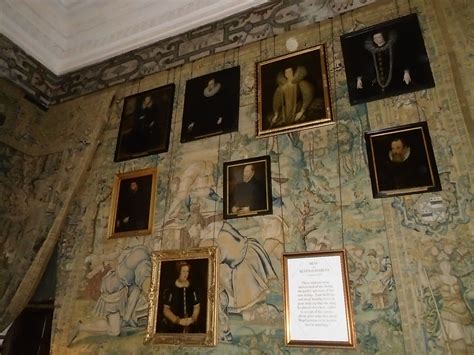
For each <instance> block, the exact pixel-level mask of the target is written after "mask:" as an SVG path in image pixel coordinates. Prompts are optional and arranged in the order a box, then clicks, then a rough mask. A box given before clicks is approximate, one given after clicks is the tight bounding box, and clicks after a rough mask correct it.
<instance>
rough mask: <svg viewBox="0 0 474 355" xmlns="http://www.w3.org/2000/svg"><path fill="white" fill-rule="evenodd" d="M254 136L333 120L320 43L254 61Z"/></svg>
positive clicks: (296, 129)
mask: <svg viewBox="0 0 474 355" xmlns="http://www.w3.org/2000/svg"><path fill="white" fill-rule="evenodd" d="M257 78H258V90H257V91H258V94H257V113H258V117H257V137H268V136H271V135H276V134H282V133H289V132H293V131H299V130H302V129H309V128H313V127H316V126H322V125H326V124H328V123H332V122H333V116H332V109H331V99H330V91H329V80H328V73H327V66H326V49H325V46H324V45H323V44H321V45H317V46H315V47H312V48H306V49H303V50H300V51H297V52H293V53H289V54H285V55H282V56H279V57H275V58H271V59H268V60H265V61H263V62H260V63H257Z"/></svg>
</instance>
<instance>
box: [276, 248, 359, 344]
mask: <svg viewBox="0 0 474 355" xmlns="http://www.w3.org/2000/svg"><path fill="white" fill-rule="evenodd" d="M344 255H345V254H344V252H343V251H339V252H334V251H331V252H322V253H299V254H286V255H284V261H285V291H286V294H285V310H286V313H285V323H286V324H285V325H286V340H287V345H296V346H308V345H310V346H311V345H313V346H334V347H338V346H341V347H347V346H349V347H352V346H354V330H353V326H352V315H351V306H350V299H349V295H348V290H347V288H348V285H347V274H346V268H345V258H344Z"/></svg>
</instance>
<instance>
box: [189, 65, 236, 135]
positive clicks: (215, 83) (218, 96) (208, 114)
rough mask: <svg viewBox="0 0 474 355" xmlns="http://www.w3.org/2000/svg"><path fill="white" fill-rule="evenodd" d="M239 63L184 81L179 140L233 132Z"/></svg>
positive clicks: (234, 128) (234, 127) (234, 129)
mask: <svg viewBox="0 0 474 355" xmlns="http://www.w3.org/2000/svg"><path fill="white" fill-rule="evenodd" d="M239 105H240V66H236V67H232V68H228V69H224V70H221V71H218V72H214V73H211V74H206V75H203V76H200V77H197V78H193V79H189V80H188V81H187V82H186V91H185V96H184V108H183V123H182V126H181V143H185V142H190V141H194V140H197V139H202V138H207V137H212V136H217V135H220V134H224V133H229V132H234V131H237V130H238V128H239Z"/></svg>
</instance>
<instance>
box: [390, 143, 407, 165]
mask: <svg viewBox="0 0 474 355" xmlns="http://www.w3.org/2000/svg"><path fill="white" fill-rule="evenodd" d="M409 156H410V147H408V148H407V151H406V152H405V154H403V160H402V161H396V160H393V154H392V151H389V152H388V157H389V158H390V161H393V162H394V163H403V162H404V161H405V160H407V159H408V157H409Z"/></svg>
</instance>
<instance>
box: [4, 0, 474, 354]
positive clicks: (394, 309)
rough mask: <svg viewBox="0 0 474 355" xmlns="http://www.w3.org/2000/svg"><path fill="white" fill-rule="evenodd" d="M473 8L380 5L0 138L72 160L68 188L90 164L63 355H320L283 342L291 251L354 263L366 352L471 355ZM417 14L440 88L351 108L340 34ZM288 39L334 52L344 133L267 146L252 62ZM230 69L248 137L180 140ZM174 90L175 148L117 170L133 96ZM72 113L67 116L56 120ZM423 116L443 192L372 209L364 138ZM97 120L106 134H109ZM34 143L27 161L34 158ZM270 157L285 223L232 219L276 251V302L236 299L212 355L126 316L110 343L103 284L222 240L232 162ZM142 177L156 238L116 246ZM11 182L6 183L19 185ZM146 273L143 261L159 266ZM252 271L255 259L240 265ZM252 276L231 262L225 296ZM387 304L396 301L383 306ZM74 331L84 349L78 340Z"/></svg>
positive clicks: (78, 217)
mask: <svg viewBox="0 0 474 355" xmlns="http://www.w3.org/2000/svg"><path fill="white" fill-rule="evenodd" d="M466 4H467V2H465V1H462V0H457V1H454V2H452V1H434V2H431V1H427V0H410V1H400V0H398V1H397V0H393V1H388V0H386V1H379V2H377V3H376V4H372V5H368V6H366V7H364V8H360V9H358V10H355V11H353V12H349V13H347V14H344V15H343V16H339V17H335V18H333V19H331V20H327V21H323V22H321V23H318V24H313V25H309V26H307V27H305V28H302V29H298V30H295V31H292V32H287V33H285V34H282V35H279V36H277V37H274V38H270V39H266V40H262V41H261V42H259V43H255V44H251V45H248V46H245V47H241V48H240V49H236V50H231V51H228V52H225V53H220V54H216V55H213V56H212V57H206V58H202V59H199V60H197V61H195V62H194V63H191V64H188V65H184V66H181V67H178V68H175V69H172V70H169V71H166V72H162V73H159V74H156V75H151V76H149V77H146V78H145V79H143V80H141V81H140V82H133V83H126V84H123V85H120V86H117V87H114V88H111V89H109V90H107V91H103V92H99V93H96V94H92V95H88V96H85V97H82V98H79V99H76V100H73V101H71V102H67V103H65V104H61V105H58V106H54V107H52V108H51V109H50V111H49V112H48V113H47V114H41V113H39V114H38V115H35V114H33V113H28V114H25V115H24V117H23V118H22V119H23V121H21V120H19V121H18V122H16V123H15V124H12V127H10V126H8V122H7V126H6V128H7V129H4V130H3V132H2V133H0V136H1V137H2V142H4V143H3V146H2V149H3V150H7V152H6V153H5V155H8V156H14V157H17V158H16V159H17V160H20V161H26V160H28V159H30V160H32V158H25V157H22V156H21V157H20V155H21V154H23V153H21V154H20V153H19V151H22V152H25V151H26V152H27V153H28V154H30V156H33V157H34V156H35V153H36V154H37V152H38V151H41V150H40V149H44V152H46V153H47V154H48V156H49V155H51V154H61V157H62V159H58V160H57V161H58V163H57V164H59V166H60V168H58V169H56V170H51V173H50V174H49V175H48V176H47V179H50V180H52V181H54V180H56V181H62V182H63V183H65V184H66V185H64V186H67V183H68V182H69V181H74V178H75V175H74V171H76V170H74V169H75V168H78V167H81V166H82V167H83V168H85V167H86V166H87V162H88V161H89V160H88V158H90V159H91V160H90V161H91V166H90V169H85V175H84V177H83V179H82V180H81V185H80V186H79V187H78V189H79V191H78V194H77V196H76V197H75V198H74V199H73V200H72V201H71V210H70V213H69V215H68V218H67V223H66V225H65V226H64V228H63V230H62V235H61V242H60V274H59V285H58V292H57V297H56V312H55V320H54V338H53V343H52V352H53V353H55V354H67V353H70V354H77V353H119V354H121V353H124V354H128V353H163V354H165V353H166V354H169V353H182V352H183V351H185V350H186V351H188V352H189V353H226V354H227V353H229V354H239V353H272V354H278V353H285V352H291V353H302V352H312V350H311V349H287V348H285V347H284V345H283V342H284V341H283V313H282V310H283V301H282V297H283V296H282V282H283V277H282V272H281V266H280V265H281V264H280V263H281V254H282V252H284V251H286V252H291V251H304V250H320V249H323V248H325V247H329V248H342V247H344V248H346V250H347V251H348V256H349V276H350V279H351V286H352V289H351V295H352V302H353V308H354V313H355V321H356V331H357V340H358V346H357V348H356V352H357V353H392V354H399V353H416V354H420V353H439V354H443V353H450V352H451V353H466V354H467V353H469V352H470V353H472V352H473V342H472V341H473V339H471V336H473V334H474V331H473V330H474V329H473V328H474V326H473V313H472V309H473V302H474V282H473V281H474V277H473V269H472V268H473V266H472V264H473V263H472V260H473V258H472V251H473V250H474V245H473V239H474V238H473V235H474V225H473V223H472V218H473V207H474V195H473V193H472V191H473V188H472V184H471V181H472V178H473V173H474V165H473V163H474V159H473V149H472V137H473V134H474V133H473V129H472V128H473V122H472V112H471V107H472V106H473V103H474V101H473V97H472V95H473V94H472V93H473V84H472V82H471V81H470V80H469V78H470V77H472V65H473V63H472V62H473V61H472V54H473V53H472V48H471V47H472V46H470V45H469V44H470V43H472V31H473V30H472V28H473V26H472V21H473V20H472V19H473V18H474V16H473V15H474V13H473V12H474V11H473V10H472V7H469V6H468V5H466ZM410 12H416V13H418V16H419V20H420V23H421V27H422V30H423V34H424V39H425V45H426V47H427V51H428V55H429V58H430V62H431V68H432V71H433V75H434V78H435V82H436V87H435V88H433V89H430V90H426V91H421V92H417V93H414V94H408V95H402V96H398V97H393V98H388V99H384V100H380V101H376V102H372V103H369V104H367V105H358V106H353V107H351V106H350V105H349V102H348V97H347V89H346V84H345V74H344V67H343V66H344V63H343V60H342V53H341V48H340V42H339V36H340V35H341V34H342V33H345V32H350V31H352V30H354V29H359V28H362V27H365V26H369V25H372V24H376V23H380V22H383V21H385V20H389V19H392V18H396V17H398V16H402V15H406V14H408V13H410ZM469 24H471V25H470V26H469ZM289 37H294V38H296V39H297V40H298V42H299V44H300V48H304V47H311V46H313V45H316V44H319V43H326V45H327V50H328V62H329V71H330V84H331V92H332V99H333V108H334V113H335V115H336V121H337V123H336V124H333V125H329V126H325V127H322V128H319V129H313V130H306V131H301V132H298V133H295V134H291V135H280V136H275V137H271V138H265V139H258V140H257V139H255V130H254V128H255V124H254V122H255V119H256V103H255V97H256V95H255V90H256V78H255V62H259V61H262V60H265V59H268V58H272V57H274V56H277V55H281V54H285V53H286V49H285V42H286V40H287V39H288V38H289ZM234 65H240V66H241V98H240V121H239V132H237V133H232V134H227V135H222V136H219V137H212V138H208V139H205V140H200V141H195V142H190V143H186V144H180V143H179V134H180V129H181V117H182V111H183V100H184V90H185V83H186V80H187V79H189V78H192V77H197V76H200V75H203V74H206V73H209V72H213V71H217V70H221V69H223V68H227V67H231V66H234ZM171 82H174V83H175V84H176V96H175V108H174V114H173V121H172V139H171V145H170V149H169V152H168V153H166V154H160V155H157V156H150V157H146V158H141V159H135V160H130V161H126V162H121V163H114V162H113V154H114V149H115V139H116V137H117V133H118V125H119V120H120V114H121V109H122V105H123V98H124V97H125V96H128V95H131V94H134V93H137V92H142V91H146V90H148V89H152V88H154V87H158V86H161V85H165V84H167V83H171ZM3 87H7V86H6V85H4V86H3ZM8 90H10V91H14V90H11V89H8ZM12 95H13V96H14V95H15V93H12ZM22 105H25V104H24V103H22ZM26 112H30V111H28V110H27V111H26ZM38 117H40V118H38ZM64 117H68V120H60V118H64ZM423 120H426V121H427V122H428V126H429V129H430V134H431V138H432V142H433V148H434V151H435V156H436V161H437V165H438V171H439V173H440V178H441V182H442V187H443V191H441V192H438V193H431V194H418V195H408V196H404V197H394V198H387V199H383V200H380V199H377V200H374V199H373V198H372V193H371V189H370V178H369V174H368V168H367V162H366V155H365V154H366V153H365V145H364V141H363V134H364V132H366V131H368V130H371V129H378V128H383V127H390V126H396V125H399V124H406V123H411V122H418V121H423ZM58 122H61V123H62V124H61V126H58V125H57V123H58ZM101 122H104V123H105V128H104V130H103V133H100V132H101V124H100V123H101ZM20 124H22V125H23V126H22V127H20V126H19V125H20ZM19 127H20V128H21V130H20V128H19ZM38 127H50V128H45V129H36V128H38ZM19 131H21V132H24V131H26V132H27V133H29V135H30V136H33V137H34V138H35V139H36V140H35V142H37V143H35V144H36V145H33V143H31V142H30V143H28V142H29V141H28V139H29V138H28V137H27V135H23V136H22V135H20V134H18V135H17V136H15V137H16V138H15V140H14V143H15V145H13V143H11V142H10V141H8V139H7V136H10V137H11V134H7V133H8V132H19ZM62 132H68V133H66V134H64V133H62ZM40 133H41V134H40ZM99 133H100V144H99V146H98V148H97V151H94V152H92V151H91V152H92V153H91V152H90V151H89V150H87V147H89V146H91V145H93V143H94V142H95V141H94V140H92V139H91V137H94V136H95V135H99ZM35 135H36V136H35ZM58 137H64V138H65V139H58ZM71 137H72V138H71ZM9 146H10V147H12V148H10V147H9ZM28 146H29V147H30V150H31V151H28V150H26V148H25V147H28ZM33 148H34V149H33ZM15 149H16V150H15ZM46 153H42V154H37V155H41V156H46V155H45V154H46ZM88 154H89V155H90V156H88ZM91 154H92V155H91ZM264 154H270V155H271V157H272V175H273V176H274V177H278V179H275V181H273V192H272V194H273V197H274V206H273V207H274V214H273V215H271V216H261V217H254V218H241V219H237V220H229V221H228V223H229V224H231V225H232V226H233V227H234V228H236V229H237V230H238V231H239V233H240V234H241V235H242V236H244V238H253V239H252V240H254V241H255V243H257V244H258V245H259V246H261V247H262V248H263V249H264V250H265V252H266V254H267V255H268V257H269V260H270V261H271V264H272V266H273V267H274V269H275V271H276V276H277V279H270V278H268V279H266V280H265V282H263V283H261V284H260V285H259V286H258V287H261V291H262V294H263V295H264V296H263V297H261V298H258V299H255V304H254V305H252V306H249V307H248V308H245V307H244V309H240V308H239V307H238V306H239V300H238V298H237V297H235V298H234V299H231V301H230V306H231V307H229V308H228V309H227V310H220V312H221V314H220V317H219V332H218V333H219V336H220V337H221V336H222V339H221V342H219V345H218V346H217V348H215V349H201V348H189V349H184V348H177V347H163V346H160V347H158V346H150V345H142V342H143V338H144V328H143V323H142V321H143V318H139V317H137V318H136V319H135V320H128V319H127V320H125V319H123V317H122V319H120V321H123V322H121V324H120V330H121V336H119V337H117V336H113V335H108V334H107V332H108V333H109V334H111V333H112V327H111V325H112V323H111V321H110V320H109V321H107V319H105V318H100V317H98V316H97V315H96V314H95V313H94V307H95V305H96V303H97V301H98V299H99V298H100V297H107V295H105V294H102V295H101V290H100V283H101V281H102V278H103V277H104V276H105V275H106V274H107V273H108V272H111V271H113V270H115V269H116V268H117V267H118V266H119V265H120V264H121V262H122V261H123V260H125V259H126V258H127V256H128V255H130V251H132V250H137V248H139V249H142V248H144V249H145V250H147V252H148V253H150V252H151V251H152V250H162V249H176V248H178V249H179V248H189V247H192V246H196V245H206V244H215V243H216V241H217V239H218V238H219V231H220V227H221V225H222V221H221V214H222V204H221V203H220V202H219V198H215V195H212V194H210V192H212V191H214V192H215V193H217V195H219V196H222V175H223V173H222V163H223V162H224V161H231V160H237V159H243V158H247V157H253V156H259V155H264ZM22 159H23V160H22ZM146 167H156V168H157V169H158V194H157V203H156V208H155V216H154V217H155V218H154V221H155V222H154V232H153V234H152V235H151V236H145V237H129V238H121V239H115V240H109V239H106V231H107V221H108V214H109V209H110V197H111V188H112V183H113V178H114V175H115V174H116V173H118V172H125V171H132V170H136V169H141V168H146ZM48 171H49V170H48V169H46V172H48ZM56 172H57V173H56ZM4 175H5V176H7V175H8V174H4ZM5 176H3V179H4V180H2V182H3V181H7V182H11V181H12V180H13V179H14V178H13V177H11V178H8V176H7V177H5ZM40 176H41V175H40ZM5 185H7V183H5ZM42 186H43V185H42ZM64 189H66V187H64ZM9 196H10V195H9ZM38 196H39V195H38ZM435 196H436V197H439V198H441V200H442V205H441V206H440V207H436V208H433V206H432V205H431V204H430V198H431V197H435ZM38 200H39V201H41V200H40V198H39V197H38ZM15 206H16V207H15V208H22V207H21V206H20V205H18V206H19V207H18V206H17V205H15ZM427 209H429V210H430V211H431V212H433V214H432V217H425V215H424V213H423V212H426V210H427ZM142 261H143V262H144V263H145V264H146V263H147V262H148V259H146V257H145V258H144V259H143V260H142ZM255 262H256V261H255V260H252V259H250V258H248V259H244V261H243V265H242V267H243V266H245V265H246V266H251V265H255ZM441 265H443V267H441ZM242 272H243V270H242V268H240V269H238V268H230V267H229V266H228V265H226V264H221V275H220V280H221V287H222V288H226V287H230V288H233V290H234V292H235V294H234V295H239V294H245V292H246V291H245V290H244V289H243V286H244V287H245V286H247V287H248V285H250V286H251V287H254V288H255V289H256V290H258V288H257V286H255V282H254V279H255V277H256V275H254V274H251V273H249V274H248V284H246V285H241V284H232V274H233V273H242ZM391 274H393V275H391ZM257 276H262V275H261V274H259V275H257ZM391 276H393V280H392V279H391ZM385 277H388V278H390V279H391V281H390V282H389V283H387V284H386V287H385V288H384V289H383V290H382V293H381V295H380V293H379V291H377V288H376V287H374V285H375V284H377V283H378V282H380V280H381V278H385ZM264 279H265V278H264ZM392 281H393V282H392ZM229 283H230V284H231V285H230V286H229V285H228V284H229ZM252 285H253V286H252ZM129 287H130V289H131V288H132V287H139V285H138V284H135V283H133V284H131V285H129ZM142 296H145V295H142ZM379 296H381V297H382V298H383V300H384V301H383V302H382V303H380V302H374V301H375V299H376V298H377V297H379ZM139 301H141V300H139ZM241 308H242V307H241ZM137 310H138V308H137ZM79 321H80V322H79ZM77 330H78V332H77V334H76V331H77ZM227 331H228V332H227ZM229 334H232V336H230V335H229ZM72 335H77V337H75V338H74V340H73V341H72V342H70V339H71V338H72ZM314 351H316V350H314ZM324 352H328V353H331V352H339V351H331V350H325V351H324Z"/></svg>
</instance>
